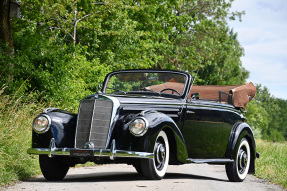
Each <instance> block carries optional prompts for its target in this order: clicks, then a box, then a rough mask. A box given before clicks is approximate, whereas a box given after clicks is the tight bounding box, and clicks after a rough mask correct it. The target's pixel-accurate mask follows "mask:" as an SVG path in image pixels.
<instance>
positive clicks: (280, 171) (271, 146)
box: [255, 140, 287, 188]
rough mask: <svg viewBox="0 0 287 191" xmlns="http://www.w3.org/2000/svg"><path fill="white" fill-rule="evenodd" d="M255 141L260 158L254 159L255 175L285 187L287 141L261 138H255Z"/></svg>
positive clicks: (286, 182) (286, 181)
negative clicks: (278, 141) (266, 140)
mask: <svg viewBox="0 0 287 191" xmlns="http://www.w3.org/2000/svg"><path fill="white" fill-rule="evenodd" d="M256 143H257V144H256V146H257V148H256V149H257V150H258V152H259V153H260V158H259V159H256V160H255V161H256V174H255V175H256V176H257V177H259V178H263V179H268V180H270V181H271V182H273V183H276V184H280V185H283V186H284V187H285V188H287V179H286V174H287V146H286V144H287V143H286V142H283V143H271V142H265V141H261V140H257V141H256Z"/></svg>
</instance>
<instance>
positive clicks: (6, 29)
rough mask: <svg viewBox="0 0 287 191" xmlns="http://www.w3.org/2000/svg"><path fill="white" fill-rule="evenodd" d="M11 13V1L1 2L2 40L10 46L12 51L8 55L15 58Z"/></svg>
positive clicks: (0, 38)
mask: <svg viewBox="0 0 287 191" xmlns="http://www.w3.org/2000/svg"><path fill="white" fill-rule="evenodd" d="M9 12H10V0H0V40H1V41H2V43H4V44H8V46H9V48H10V50H8V52H7V53H8V54H9V55H10V56H13V54H14V44H13V39H12V33H11V28H10V18H9Z"/></svg>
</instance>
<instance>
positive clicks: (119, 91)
mask: <svg viewBox="0 0 287 191" xmlns="http://www.w3.org/2000/svg"><path fill="white" fill-rule="evenodd" d="M107 89H111V90H116V91H118V92H113V93H124V94H127V92H125V91H122V90H119V89H116V88H110V87H107Z"/></svg>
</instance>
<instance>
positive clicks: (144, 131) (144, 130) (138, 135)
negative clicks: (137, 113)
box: [129, 117, 148, 137]
mask: <svg viewBox="0 0 287 191" xmlns="http://www.w3.org/2000/svg"><path fill="white" fill-rule="evenodd" d="M136 120H142V121H143V122H144V124H145V127H144V128H143V129H142V130H141V131H139V132H138V133H135V132H134V131H133V128H134V126H133V124H134V122H135V121H136ZM129 130H130V132H131V134H133V135H134V136H136V137H140V136H143V135H144V134H145V133H146V132H147V130H148V121H147V119H146V118H144V117H136V118H134V119H133V120H132V121H131V123H130V125H129Z"/></svg>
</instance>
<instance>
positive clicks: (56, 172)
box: [39, 155, 69, 181]
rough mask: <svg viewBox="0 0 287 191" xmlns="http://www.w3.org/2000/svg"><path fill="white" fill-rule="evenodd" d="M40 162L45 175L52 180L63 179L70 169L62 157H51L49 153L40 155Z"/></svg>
mask: <svg viewBox="0 0 287 191" xmlns="http://www.w3.org/2000/svg"><path fill="white" fill-rule="evenodd" d="M39 163H40V168H41V171H42V173H43V175H44V177H45V178H46V179H47V180H51V181H57V180H62V179H63V178H64V177H65V176H66V174H67V172H68V170H69V166H68V165H67V164H66V163H65V162H64V160H63V158H61V157H53V158H50V157H48V156H47V155H40V156H39Z"/></svg>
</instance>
